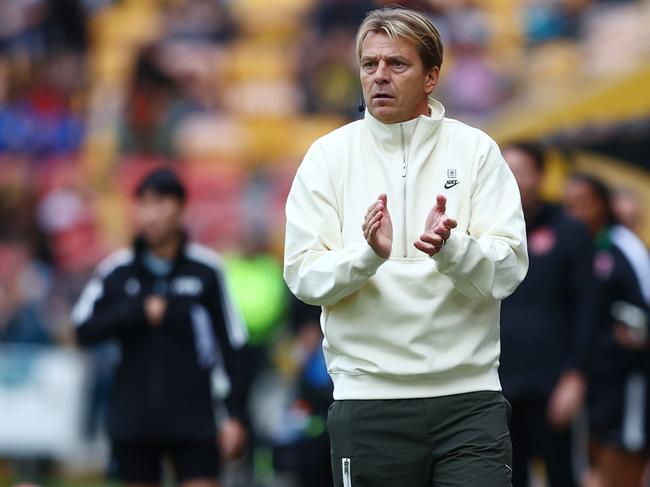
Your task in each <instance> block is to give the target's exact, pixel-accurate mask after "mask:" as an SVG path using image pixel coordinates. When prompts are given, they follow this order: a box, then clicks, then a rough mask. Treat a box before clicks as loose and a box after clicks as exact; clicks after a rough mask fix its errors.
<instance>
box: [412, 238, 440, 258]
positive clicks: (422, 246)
mask: <svg viewBox="0 0 650 487" xmlns="http://www.w3.org/2000/svg"><path fill="white" fill-rule="evenodd" d="M413 245H414V246H415V248H416V249H418V250H419V251H421V252H424V253H425V254H428V255H429V256H432V255H436V254H437V253H438V252H440V249H439V248H437V247H435V246H434V245H431V244H428V243H426V242H423V241H422V240H418V241H417V242H415V243H413Z"/></svg>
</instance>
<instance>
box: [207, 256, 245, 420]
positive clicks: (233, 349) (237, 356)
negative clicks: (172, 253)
mask: <svg viewBox="0 0 650 487" xmlns="http://www.w3.org/2000/svg"><path fill="white" fill-rule="evenodd" d="M215 278H216V281H215V290H214V293H213V294H214V296H213V297H212V298H210V300H209V305H208V309H209V312H210V314H211V321H212V324H213V327H214V333H215V334H216V336H217V339H218V343H219V347H220V351H221V354H222V358H223V365H224V368H225V372H226V374H227V376H228V380H229V382H230V391H229V393H228V395H227V397H226V398H225V404H226V408H227V409H228V413H229V414H230V416H231V417H234V418H237V419H239V420H240V421H242V422H243V423H245V422H246V421H247V401H248V392H249V389H250V383H251V380H252V373H253V370H252V361H251V360H250V356H249V349H248V347H247V346H246V343H247V341H248V332H247V330H246V326H245V325H244V321H243V318H242V316H241V313H240V312H239V309H238V308H237V306H236V304H235V302H234V301H233V298H232V295H231V293H230V292H229V291H228V286H227V284H226V280H225V276H224V273H223V266H222V265H221V264H220V263H219V265H218V266H217V267H215Z"/></svg>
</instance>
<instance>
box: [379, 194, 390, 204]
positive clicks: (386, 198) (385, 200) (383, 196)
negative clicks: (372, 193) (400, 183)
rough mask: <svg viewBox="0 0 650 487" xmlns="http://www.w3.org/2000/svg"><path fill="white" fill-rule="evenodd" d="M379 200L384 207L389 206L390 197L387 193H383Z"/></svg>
mask: <svg viewBox="0 0 650 487" xmlns="http://www.w3.org/2000/svg"><path fill="white" fill-rule="evenodd" d="M377 199H378V200H379V201H381V202H382V203H383V204H384V206H388V195H387V194H386V193H381V194H380V195H379V197H378V198H377Z"/></svg>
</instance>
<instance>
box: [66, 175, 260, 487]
mask: <svg viewBox="0 0 650 487" xmlns="http://www.w3.org/2000/svg"><path fill="white" fill-rule="evenodd" d="M136 196H137V214H136V216H137V223H138V237H137V238H136V240H135V244H134V246H133V248H132V249H126V250H121V251H119V252H116V253H114V254H113V255H111V256H110V257H108V258H107V259H106V260H104V262H102V263H101V264H100V265H99V266H98V268H97V270H96V273H95V276H94V277H93V279H92V280H91V281H90V282H89V283H88V285H87V286H86V288H85V289H84V291H83V293H82V295H81V297H80V298H79V301H78V303H77V305H76V306H75V308H74V310H73V314H72V318H73V321H74V323H75V324H76V334H77V338H78V340H79V342H80V343H81V344H82V345H93V344H96V343H99V342H102V341H105V340H108V339H116V340H117V341H118V343H119V345H120V348H121V362H120V364H119V367H118V370H117V376H116V379H115V384H114V389H113V393H112V401H111V406H110V414H109V435H110V437H111V440H112V462H113V469H114V470H115V474H116V475H117V477H118V478H119V479H120V480H122V481H124V482H125V483H126V484H127V485H130V486H136V485H137V486H140V487H142V486H155V485H159V484H160V480H161V463H162V460H163V458H169V459H170V460H171V463H172V465H173V467H174V470H175V474H176V478H177V479H178V481H179V482H180V484H181V486H183V487H216V486H217V485H218V484H217V481H216V477H217V474H218V467H219V463H220V459H219V456H220V455H221V456H222V457H223V458H225V459H228V458H231V457H234V456H236V455H237V454H238V453H239V451H241V449H242V448H243V444H244V441H245V436H246V433H245V429H244V426H243V425H244V422H245V421H244V420H245V415H246V412H245V401H246V394H247V384H248V378H247V377H246V375H247V374H246V368H245V367H244V364H243V363H242V361H241V353H242V349H243V347H244V345H245V343H246V340H247V332H246V329H245V328H244V326H243V325H242V323H241V320H240V317H239V314H238V312H237V310H236V308H235V306H234V304H233V302H232V300H231V298H230V295H229V293H228V292H227V289H226V285H225V279H224V275H223V269H222V266H221V263H220V259H219V257H218V255H217V254H215V253H214V252H212V251H210V250H208V249H207V248H205V247H202V246H200V245H197V244H194V243H190V242H189V241H188V239H187V237H186V236H185V234H184V232H183V230H182V223H181V221H182V217H183V210H184V203H185V188H184V187H183V185H182V184H181V182H180V181H179V179H178V178H177V176H176V175H175V174H174V173H173V172H172V171H170V170H167V169H158V170H155V171H153V172H152V173H150V174H149V175H148V176H146V177H145V178H144V180H143V181H142V182H141V183H140V185H139V186H138V188H137V191H136ZM224 372H225V374H224ZM215 384H220V387H215ZM215 389H220V390H221V393H222V394H221V395H222V396H224V395H225V393H224V390H225V389H229V391H230V392H229V394H227V397H226V399H225V404H223V403H222V401H220V400H218V399H217V398H215V396H216V395H217V394H216V391H215ZM224 405H225V406H226V410H227V411H226V413H225V414H224V416H225V418H224V419H222V421H221V422H220V424H219V425H217V424H216V421H215V416H216V414H215V411H216V410H218V407H219V406H224ZM217 430H218V432H219V437H217ZM217 438H218V440H219V441H218V440H217ZM219 447H220V448H219Z"/></svg>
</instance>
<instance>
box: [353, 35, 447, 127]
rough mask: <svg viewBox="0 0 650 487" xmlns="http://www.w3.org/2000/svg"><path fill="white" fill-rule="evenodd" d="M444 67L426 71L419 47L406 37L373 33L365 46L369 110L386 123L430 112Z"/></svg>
mask: <svg viewBox="0 0 650 487" xmlns="http://www.w3.org/2000/svg"><path fill="white" fill-rule="evenodd" d="M439 73H440V70H439V69H438V68H437V67H436V68H433V69H432V70H431V71H429V72H425V69H424V66H423V65H422V61H421V60H420V56H419V55H418V51H417V47H416V46H415V44H414V43H412V42H411V41H409V40H406V39H403V38H399V37H398V38H396V39H394V40H393V39H391V38H390V37H388V36H387V35H386V34H384V33H379V32H370V33H369V34H368V35H367V36H366V38H365V39H364V41H363V44H362V47H361V88H362V89H363V98H364V100H365V102H366V106H367V107H368V110H369V111H370V113H371V114H372V116H373V117H375V118H376V119H377V120H379V121H380V122H383V123H397V122H404V121H406V120H411V119H413V118H416V117H417V116H418V115H423V114H428V110H429V105H428V97H429V94H430V93H431V92H432V91H433V88H434V87H435V86H436V84H437V83H438V75H439Z"/></svg>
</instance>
